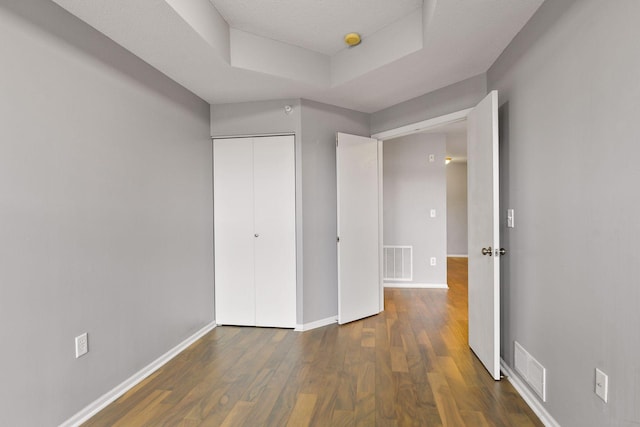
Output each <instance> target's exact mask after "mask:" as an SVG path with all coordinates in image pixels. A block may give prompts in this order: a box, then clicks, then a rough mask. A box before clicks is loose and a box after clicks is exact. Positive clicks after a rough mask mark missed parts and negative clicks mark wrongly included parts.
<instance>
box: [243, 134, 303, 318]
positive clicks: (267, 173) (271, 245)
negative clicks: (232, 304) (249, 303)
mask: <svg viewBox="0 0 640 427" xmlns="http://www.w3.org/2000/svg"><path fill="white" fill-rule="evenodd" d="M253 164H254V198H255V199H254V200H255V201H254V204H255V228H254V235H255V287H256V325H257V326H276V327H284V328H286V327H289V328H293V327H295V325H296V221H295V213H296V206H295V201H296V186H295V146H294V137H293V136H292V135H290V136H272V137H261V138H255V139H254V145H253Z"/></svg>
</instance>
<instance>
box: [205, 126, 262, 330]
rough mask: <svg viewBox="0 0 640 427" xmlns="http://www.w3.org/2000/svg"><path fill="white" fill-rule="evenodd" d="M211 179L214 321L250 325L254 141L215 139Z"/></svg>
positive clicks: (252, 306)
mask: <svg viewBox="0 0 640 427" xmlns="http://www.w3.org/2000/svg"><path fill="white" fill-rule="evenodd" d="M213 176H214V179H213V191H214V195H215V198H214V207H213V213H214V240H215V254H214V255H215V281H216V283H215V287H216V292H215V294H216V299H215V306H216V322H217V323H218V324H221V325H246V326H253V325H255V321H256V320H255V286H254V239H255V238H254V226H253V223H254V219H253V211H254V209H253V181H254V180H253V140H252V139H251V138H233V139H216V140H214V141H213Z"/></svg>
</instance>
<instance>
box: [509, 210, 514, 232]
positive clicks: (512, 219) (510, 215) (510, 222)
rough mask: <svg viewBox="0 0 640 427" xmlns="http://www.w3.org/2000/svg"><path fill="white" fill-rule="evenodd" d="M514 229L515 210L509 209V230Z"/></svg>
mask: <svg viewBox="0 0 640 427" xmlns="http://www.w3.org/2000/svg"><path fill="white" fill-rule="evenodd" d="M513 227H515V220H514V217H513V209H507V228H513Z"/></svg>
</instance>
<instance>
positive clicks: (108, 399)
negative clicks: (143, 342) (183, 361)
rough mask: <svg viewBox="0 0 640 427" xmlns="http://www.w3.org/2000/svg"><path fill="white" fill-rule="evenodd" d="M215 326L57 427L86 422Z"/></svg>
mask: <svg viewBox="0 0 640 427" xmlns="http://www.w3.org/2000/svg"><path fill="white" fill-rule="evenodd" d="M215 327H216V324H215V322H211V323H209V324H208V325H206V326H205V327H203V328H202V329H200V330H199V331H198V332H196V333H195V334H193V335H191V336H190V337H189V338H187V339H185V340H184V341H182V342H181V343H180V344H178V345H177V346H175V347H173V348H172V349H171V350H169V351H167V352H166V353H165V354H163V355H162V356H160V357H158V358H157V359H156V360H154V361H153V362H151V363H150V364H148V365H147V366H145V367H144V368H142V369H141V370H139V371H138V372H136V373H135V374H133V375H132V376H130V377H129V378H127V379H126V380H124V381H123V382H122V383H120V384H118V385H117V386H116V387H115V388H113V389H112V390H111V391H108V392H107V393H105V394H103V395H102V396H101V397H99V398H98V399H96V400H94V401H93V402H91V403H90V404H89V405H87V406H86V407H84V409H82V410H81V411H80V412H78V413H77V414H75V415H74V416H72V417H71V418H69V419H68V420H67V421H65V422H63V423H62V424H60V426H59V427H76V426H79V425H80V424H82V423H84V422H86V421H87V420H89V418H91V417H92V416H94V415H95V414H97V413H98V412H99V411H101V410H102V409H104V408H105V407H106V406H107V405H109V404H110V403H112V402H113V401H114V400H116V399H117V398H119V397H120V396H122V395H123V394H125V393H126V392H127V391H129V390H130V389H132V388H133V387H134V386H136V385H137V384H138V383H140V382H141V381H142V380H144V379H145V378H147V377H148V376H149V375H151V374H153V373H154V372H155V371H157V370H158V369H160V368H161V367H162V366H163V365H164V364H166V363H167V362H168V361H170V360H171V359H173V358H174V357H176V356H177V355H178V354H180V353H181V352H182V351H183V350H184V349H186V348H187V347H189V346H190V345H191V344H193V343H194V342H196V341H197V340H199V339H200V338H202V337H203V336H204V335H205V334H206V333H208V332H209V331H211V330H212V329H213V328H215Z"/></svg>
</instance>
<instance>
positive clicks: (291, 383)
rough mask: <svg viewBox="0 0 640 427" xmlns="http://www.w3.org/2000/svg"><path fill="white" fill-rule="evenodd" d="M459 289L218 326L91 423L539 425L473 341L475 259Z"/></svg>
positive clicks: (453, 274) (460, 270) (401, 293)
mask: <svg viewBox="0 0 640 427" xmlns="http://www.w3.org/2000/svg"><path fill="white" fill-rule="evenodd" d="M448 265H449V267H448V274H449V286H450V289H449V290H448V291H447V290H440V289H387V290H386V291H385V311H384V312H383V313H381V314H379V315H377V316H373V317H369V318H367V319H364V320H361V321H357V322H353V323H350V324H348V325H343V326H338V325H331V326H326V327H323V328H319V329H315V330H312V331H308V332H294V331H291V330H282V329H267V328H241V327H229V326H224V327H218V328H216V329H214V330H213V331H211V332H210V333H209V334H207V335H206V336H204V337H203V338H202V339H200V340H199V341H198V342H196V343H194V344H193V345H192V346H191V347H189V348H188V349H187V350H185V351H184V352H183V353H181V354H180V355H179V356H177V357H176V358H175V359H173V360H172V361H171V362H169V363H168V364H166V365H165V366H164V367H162V368H161V369H160V370H158V371H157V372H155V373H154V374H153V375H151V376H150V377H148V378H147V379H145V380H144V381H143V382H142V383H140V384H139V385H137V386H136V387H135V388H134V389H132V390H130V391H129V392H128V393H126V394H125V395H123V396H122V397H120V398H119V399H118V400H116V401H115V402H114V403H112V404H111V405H110V406H108V407H107V408H105V409H104V410H103V411H101V412H100V413H98V414H97V415H96V416H95V417H93V418H92V419H91V420H89V421H88V422H87V423H86V424H84V425H85V426H225V427H227V426H251V427H255V426H277V427H280V426H294V427H299V426H319V427H326V426H434V427H435V426H467V427H476V426H479V427H482V426H518V427H520V426H524V427H526V426H542V423H541V422H540V421H539V420H538V419H537V418H536V416H535V414H534V413H533V412H532V411H531V410H530V409H529V407H528V406H527V405H526V404H525V403H524V401H523V400H522V399H521V398H520V397H519V395H518V394H517V393H516V392H515V390H514V389H513V387H512V386H511V384H509V382H508V381H506V380H502V381H499V382H495V381H493V380H492V379H491V377H490V375H489V374H488V373H487V372H486V371H485V369H484V367H483V366H482V365H481V363H480V362H479V361H478V360H477V359H476V358H475V356H474V355H473V353H472V352H471V351H470V350H469V348H468V344H467V260H466V259H464V258H449V260H448Z"/></svg>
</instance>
